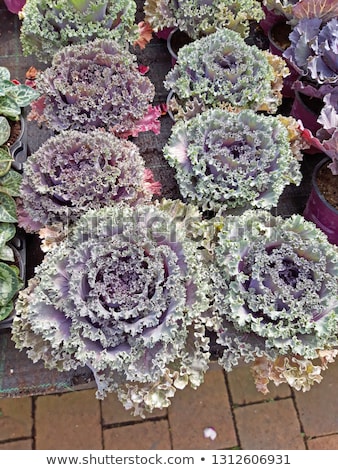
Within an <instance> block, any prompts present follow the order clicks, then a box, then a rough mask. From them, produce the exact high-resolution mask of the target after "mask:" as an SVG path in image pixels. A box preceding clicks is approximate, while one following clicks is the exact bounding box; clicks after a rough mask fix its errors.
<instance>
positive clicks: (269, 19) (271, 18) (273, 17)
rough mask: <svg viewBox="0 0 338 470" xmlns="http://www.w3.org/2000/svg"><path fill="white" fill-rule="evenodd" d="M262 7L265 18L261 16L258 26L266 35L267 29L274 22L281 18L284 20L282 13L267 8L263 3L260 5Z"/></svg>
mask: <svg viewBox="0 0 338 470" xmlns="http://www.w3.org/2000/svg"><path fill="white" fill-rule="evenodd" d="M262 9H263V11H264V14H265V18H263V19H262V20H261V21H260V22H259V26H260V27H261V28H262V30H263V31H264V33H265V34H266V35H268V32H269V29H270V28H271V27H272V26H273V25H274V24H276V23H278V22H280V21H281V20H285V17H284V16H283V15H277V14H276V13H273V12H272V11H271V10H269V9H268V8H267V7H266V6H265V5H262Z"/></svg>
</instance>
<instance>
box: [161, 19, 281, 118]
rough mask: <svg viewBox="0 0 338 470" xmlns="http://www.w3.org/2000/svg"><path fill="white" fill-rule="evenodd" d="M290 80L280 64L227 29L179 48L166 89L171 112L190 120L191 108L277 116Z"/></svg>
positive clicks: (268, 53) (165, 82) (278, 59)
mask: <svg viewBox="0 0 338 470" xmlns="http://www.w3.org/2000/svg"><path fill="white" fill-rule="evenodd" d="M288 74H289V70H288V68H287V66H286V63H285V61H284V60H283V59H282V58H280V57H278V56H276V55H273V54H271V53H270V52H267V51H262V50H260V49H258V48H257V47H256V46H249V45H247V44H246V43H245V41H244V39H243V38H242V37H241V36H240V35H239V33H236V32H235V31H231V30H229V29H226V28H224V29H220V30H218V31H217V32H215V33H213V34H210V35H208V36H206V37H204V38H201V39H197V40H195V41H193V42H192V43H190V44H187V45H185V46H183V47H182V48H180V50H179V52H178V61H177V63H176V64H175V66H174V67H173V68H172V70H170V71H169V73H168V74H167V75H166V78H165V81H164V86H165V88H166V89H167V90H172V91H173V92H174V94H175V99H174V100H173V101H171V102H169V108H170V109H172V110H173V111H174V112H175V111H176V110H177V109H178V110H179V113H181V114H182V113H183V114H184V113H186V114H187V115H188V116H189V115H190V114H191V112H190V111H189V108H190V107H192V108H194V107H195V108H196V109H197V108H198V109H199V110H203V109H207V108H213V107H220V106H223V107H224V106H226V105H230V106H232V107H235V108H250V109H253V110H254V111H267V112H269V113H275V112H276V111H277V108H278V106H279V105H280V104H281V100H282V95H281V89H282V86H283V77H285V76H287V75H288ZM193 112H194V111H193ZM179 113H178V116H179Z"/></svg>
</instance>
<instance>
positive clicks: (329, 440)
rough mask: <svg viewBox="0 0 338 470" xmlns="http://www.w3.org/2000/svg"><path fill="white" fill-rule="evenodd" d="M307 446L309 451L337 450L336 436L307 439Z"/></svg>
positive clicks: (337, 441)
mask: <svg viewBox="0 0 338 470" xmlns="http://www.w3.org/2000/svg"><path fill="white" fill-rule="evenodd" d="M307 446H308V449H309V450H338V434H332V435H331V436H322V437H316V438H314V439H309V440H308V441H307Z"/></svg>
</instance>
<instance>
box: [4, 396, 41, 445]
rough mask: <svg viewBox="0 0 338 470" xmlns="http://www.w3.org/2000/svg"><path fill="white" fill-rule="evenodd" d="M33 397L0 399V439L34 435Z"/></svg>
mask: <svg viewBox="0 0 338 470" xmlns="http://www.w3.org/2000/svg"><path fill="white" fill-rule="evenodd" d="M32 428H33V418H32V399H31V398H29V397H24V398H4V399H1V400H0V441H6V440H8V439H17V438H20V437H32Z"/></svg>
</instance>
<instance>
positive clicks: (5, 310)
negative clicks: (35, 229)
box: [0, 147, 25, 329]
mask: <svg viewBox="0 0 338 470" xmlns="http://www.w3.org/2000/svg"><path fill="white" fill-rule="evenodd" d="M12 161H13V160H12V157H11V155H10V153H9V150H8V148H6V147H0V292H1V295H0V328H1V329H2V328H6V327H8V325H9V324H10V322H11V321H12V318H13V314H14V300H15V297H16V295H17V293H18V291H19V290H20V289H21V288H22V287H23V286H24V281H25V248H24V246H23V245H24V241H23V240H21V239H20V235H19V234H18V233H17V227H16V223H17V211H16V200H15V198H16V197H17V196H18V195H19V188H20V183H21V174H20V173H19V172H17V171H16V170H14V169H12V168H11V164H12ZM21 242H22V243H21ZM17 245H18V246H17Z"/></svg>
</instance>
